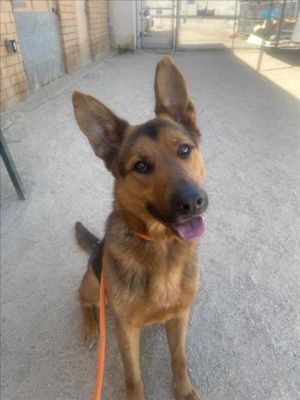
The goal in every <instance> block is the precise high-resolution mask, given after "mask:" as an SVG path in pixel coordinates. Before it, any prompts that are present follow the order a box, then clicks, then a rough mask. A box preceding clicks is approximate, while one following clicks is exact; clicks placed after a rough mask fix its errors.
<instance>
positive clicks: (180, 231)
mask: <svg viewBox="0 0 300 400" xmlns="http://www.w3.org/2000/svg"><path fill="white" fill-rule="evenodd" d="M172 229H173V231H174V232H175V233H176V234H177V236H179V237H180V238H181V239H182V240H184V241H185V242H189V243H190V242H193V241H194V240H197V239H200V238H201V237H202V236H203V234H204V232H205V223H204V219H203V217H202V216H201V215H197V216H194V217H192V218H190V219H189V220H187V221H185V222H183V223H181V224H174V225H172Z"/></svg>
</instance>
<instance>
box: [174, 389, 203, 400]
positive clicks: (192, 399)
mask: <svg viewBox="0 0 300 400" xmlns="http://www.w3.org/2000/svg"><path fill="white" fill-rule="evenodd" d="M176 400H201V398H200V396H199V394H198V392H197V390H196V389H195V388H193V387H192V388H191V391H190V392H189V393H188V394H182V393H178V392H176Z"/></svg>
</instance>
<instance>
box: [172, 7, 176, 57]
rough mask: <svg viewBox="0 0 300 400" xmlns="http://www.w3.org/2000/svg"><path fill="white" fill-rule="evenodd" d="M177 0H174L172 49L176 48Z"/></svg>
mask: <svg viewBox="0 0 300 400" xmlns="http://www.w3.org/2000/svg"><path fill="white" fill-rule="evenodd" d="M175 6H176V3H175V0H173V1H172V50H176V32H175V28H176V22H175V16H176V11H175Z"/></svg>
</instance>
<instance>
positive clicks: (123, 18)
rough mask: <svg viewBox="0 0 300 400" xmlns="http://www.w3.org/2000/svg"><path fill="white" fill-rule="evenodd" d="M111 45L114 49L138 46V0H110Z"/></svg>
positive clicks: (132, 48)
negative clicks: (136, 0)
mask: <svg viewBox="0 0 300 400" xmlns="http://www.w3.org/2000/svg"><path fill="white" fill-rule="evenodd" d="M109 9H110V28H111V45H112V47H113V48H114V49H119V48H120V49H130V50H134V49H135V48H136V2H135V1H134V0H113V1H110V2H109Z"/></svg>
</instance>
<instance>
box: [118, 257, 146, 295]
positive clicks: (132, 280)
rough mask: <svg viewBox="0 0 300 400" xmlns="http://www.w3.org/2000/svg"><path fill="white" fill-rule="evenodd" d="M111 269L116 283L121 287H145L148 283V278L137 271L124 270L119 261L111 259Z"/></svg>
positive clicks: (131, 288) (133, 288)
mask: <svg viewBox="0 0 300 400" xmlns="http://www.w3.org/2000/svg"><path fill="white" fill-rule="evenodd" d="M111 266H112V269H111V270H112V271H113V274H114V276H115V279H116V281H117V283H118V284H119V285H120V286H122V287H123V288H126V287H127V288H128V289H129V290H130V291H133V290H137V289H139V288H141V289H145V288H147V286H148V284H149V278H148V277H147V276H143V275H142V274H140V273H137V272H131V271H128V270H125V269H124V268H123V267H122V265H121V264H120V262H118V261H117V260H115V259H114V260H113V261H112V263H111Z"/></svg>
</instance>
